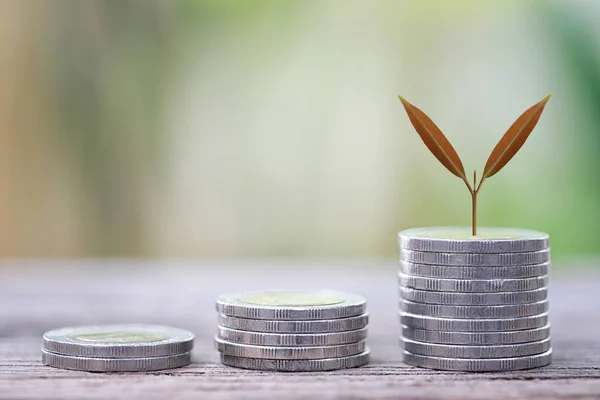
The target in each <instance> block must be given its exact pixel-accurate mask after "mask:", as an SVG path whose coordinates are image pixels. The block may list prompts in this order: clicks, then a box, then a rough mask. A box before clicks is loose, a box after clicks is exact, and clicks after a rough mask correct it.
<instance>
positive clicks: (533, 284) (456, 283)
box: [398, 273, 548, 293]
mask: <svg viewBox="0 0 600 400" xmlns="http://www.w3.org/2000/svg"><path fill="white" fill-rule="evenodd" d="M398 282H399V283H400V285H402V286H406V287H410V288H414V289H421V290H433V291H438V292H486V293H487V292H515V291H522V290H523V291H524V290H534V289H541V288H545V287H546V285H547V284H548V275H543V276H538V277H534V278H520V279H440V278H428V277H423V276H412V275H406V274H403V273H399V274H398Z"/></svg>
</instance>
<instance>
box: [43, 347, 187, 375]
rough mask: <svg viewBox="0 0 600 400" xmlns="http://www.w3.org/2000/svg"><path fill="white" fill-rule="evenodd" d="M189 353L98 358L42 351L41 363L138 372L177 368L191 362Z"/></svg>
mask: <svg viewBox="0 0 600 400" xmlns="http://www.w3.org/2000/svg"><path fill="white" fill-rule="evenodd" d="M190 354H191V353H190V352H187V353H183V354H176V355H170V356H161V357H138V358H98V357H78V356H66V355H64V354H56V353H51V352H49V351H46V350H44V349H42V363H44V364H45V365H49V366H51V367H55V368H62V369H74V370H77V371H91V372H140V371H158V370H161V369H171V368H179V367H183V366H186V365H188V364H189V363H190V362H191V357H190Z"/></svg>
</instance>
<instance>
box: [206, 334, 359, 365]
mask: <svg viewBox="0 0 600 400" xmlns="http://www.w3.org/2000/svg"><path fill="white" fill-rule="evenodd" d="M215 348H216V349H217V350H218V351H219V352H220V353H223V354H227V355H229V356H236V357H247V358H268V359H271V360H315V359H321V358H335V357H347V356H352V355H355V354H359V353H362V352H363V351H365V341H361V342H358V343H348V344H341V345H335V346H313V347H277V346H254V345H248V344H239V343H233V342H228V341H226V340H223V339H220V338H219V337H215Z"/></svg>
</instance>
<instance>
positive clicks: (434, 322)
mask: <svg viewBox="0 0 600 400" xmlns="http://www.w3.org/2000/svg"><path fill="white" fill-rule="evenodd" d="M398 241H399V247H400V272H399V274H398V279H399V286H400V287H399V290H400V301H399V306H400V321H401V324H402V335H401V338H400V342H401V346H402V347H403V349H404V362H405V363H407V364H410V365H414V366H417V367H424V368H431V369H440V370H453V371H510V370H520V369H528V368H536V367H541V366H544V365H548V364H550V362H551V357H552V348H551V346H550V323H549V319H548V300H547V284H548V272H549V268H550V249H549V238H548V235H547V234H545V233H541V232H535V231H527V230H517V229H504V228H480V229H478V232H477V236H476V237H473V236H471V233H470V228H419V229H410V230H406V231H403V232H400V233H399V234H398Z"/></svg>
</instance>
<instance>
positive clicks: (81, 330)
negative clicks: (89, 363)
mask: <svg viewBox="0 0 600 400" xmlns="http://www.w3.org/2000/svg"><path fill="white" fill-rule="evenodd" d="M43 340H44V345H43V346H44V349H45V350H47V351H49V352H51V353H57V354H63V355H69V356H81V357H99V358H145V357H158V356H170V355H174V354H183V353H186V352H189V351H190V350H191V349H192V347H193V346H194V334H193V333H191V332H188V331H186V330H183V329H178V328H171V327H168V326H160V325H142V324H113V325H97V326H75V327H66V328H60V329H54V330H51V331H48V332H46V333H44V335H43Z"/></svg>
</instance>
